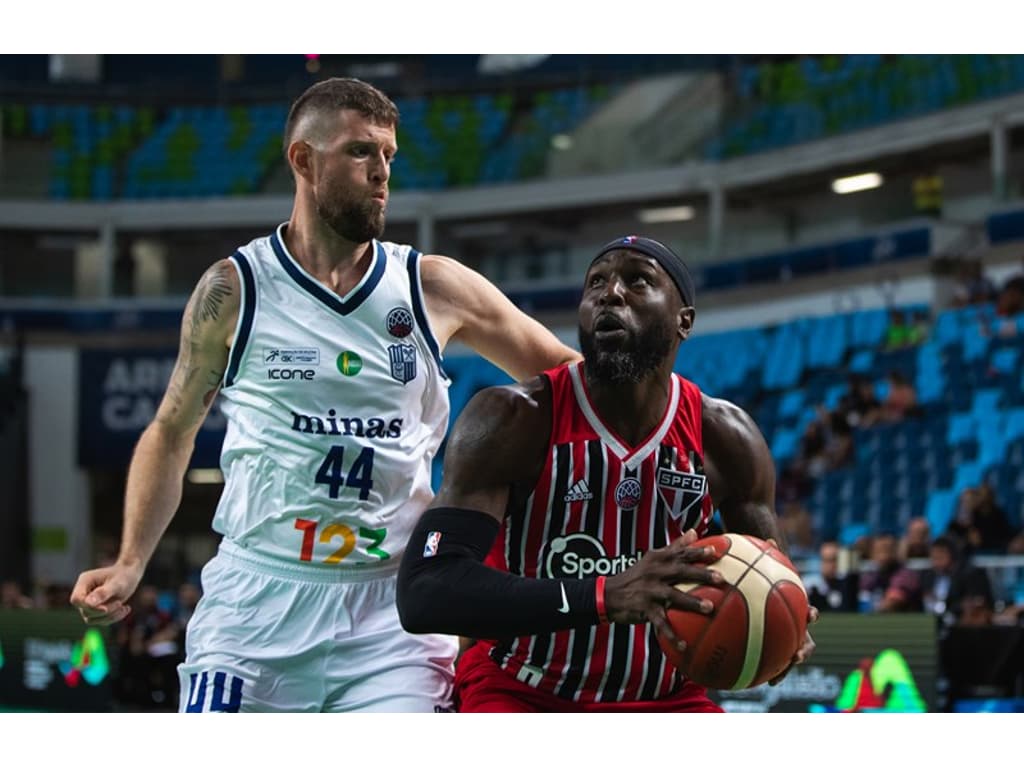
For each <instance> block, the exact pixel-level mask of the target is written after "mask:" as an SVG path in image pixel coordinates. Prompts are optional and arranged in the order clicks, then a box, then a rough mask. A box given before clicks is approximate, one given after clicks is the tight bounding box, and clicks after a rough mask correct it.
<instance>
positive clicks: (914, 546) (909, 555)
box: [899, 517, 932, 562]
mask: <svg viewBox="0 0 1024 768" xmlns="http://www.w3.org/2000/svg"><path fill="white" fill-rule="evenodd" d="M931 545H932V527H931V525H929V524H928V519H927V518H925V517H912V518H911V519H910V520H909V521H908V522H907V530H906V532H905V533H904V534H903V538H902V539H900V547H899V556H900V559H901V560H903V561H904V562H906V561H907V560H912V559H919V558H925V557H929V556H930V555H931V551H932V549H931Z"/></svg>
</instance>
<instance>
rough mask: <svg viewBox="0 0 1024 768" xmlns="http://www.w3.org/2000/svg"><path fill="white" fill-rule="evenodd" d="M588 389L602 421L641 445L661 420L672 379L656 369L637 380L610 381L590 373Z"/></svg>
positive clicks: (626, 438) (628, 441) (635, 443)
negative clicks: (597, 377)
mask: <svg viewBox="0 0 1024 768" xmlns="http://www.w3.org/2000/svg"><path fill="white" fill-rule="evenodd" d="M587 390H588V392H589V393H590V399H591V402H592V403H593V405H594V409H595V410H596V411H597V414H598V416H599V417H600V419H601V421H603V422H604V423H605V424H606V425H607V426H609V427H611V428H612V430H614V431H615V434H617V435H618V436H619V437H621V438H622V439H623V440H625V441H626V442H627V443H628V444H629V445H631V446H635V445H638V444H639V443H640V442H641V441H642V440H644V439H646V438H647V437H648V436H649V435H650V434H651V433H652V432H653V431H654V430H655V429H656V428H657V426H658V425H659V424H660V423H661V420H662V418H663V417H664V416H665V408H666V407H667V406H668V400H669V396H670V394H671V378H670V377H669V376H667V375H665V374H664V373H663V372H662V371H654V372H652V373H650V374H648V375H647V376H645V377H644V378H643V379H641V380H640V381H638V382H632V381H626V382H608V381H600V380H594V379H593V378H592V377H590V376H587Z"/></svg>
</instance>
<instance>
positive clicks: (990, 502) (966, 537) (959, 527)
mask: <svg viewBox="0 0 1024 768" xmlns="http://www.w3.org/2000/svg"><path fill="white" fill-rule="evenodd" d="M946 533H947V534H948V535H949V536H951V537H953V538H954V539H956V540H957V541H959V542H960V544H961V546H963V547H965V548H966V549H968V550H970V551H972V552H990V553H996V554H1002V553H1004V552H1006V550H1007V547H1008V545H1009V544H1010V542H1011V541H1012V540H1013V539H1014V536H1015V534H1016V532H1015V531H1014V529H1013V527H1012V526H1011V525H1010V522H1009V520H1007V519H1006V513H1005V512H1004V511H1003V508H1002V507H1001V506H999V502H998V501H997V500H996V496H995V492H994V491H993V490H992V486H990V485H989V484H988V483H982V484H981V485H978V486H975V487H973V488H965V489H964V490H963V492H962V493H961V494H960V501H959V504H958V506H957V512H956V517H954V518H953V520H952V521H951V522H950V524H949V527H948V528H947V529H946Z"/></svg>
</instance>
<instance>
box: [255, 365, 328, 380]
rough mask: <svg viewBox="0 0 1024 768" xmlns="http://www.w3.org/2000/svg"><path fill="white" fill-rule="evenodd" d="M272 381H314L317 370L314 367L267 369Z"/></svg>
mask: <svg viewBox="0 0 1024 768" xmlns="http://www.w3.org/2000/svg"><path fill="white" fill-rule="evenodd" d="M267 378H268V379H270V380H271V381H313V380H314V379H315V378H316V371H314V370H313V369H312V368H271V369H270V370H269V371H267Z"/></svg>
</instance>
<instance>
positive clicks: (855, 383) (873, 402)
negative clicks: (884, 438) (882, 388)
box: [836, 373, 881, 429]
mask: <svg viewBox="0 0 1024 768" xmlns="http://www.w3.org/2000/svg"><path fill="white" fill-rule="evenodd" d="M848 386H849V389H848V390H847V392H846V394H844V395H843V396H842V397H841V398H840V399H839V405H838V406H837V407H836V413H838V414H839V415H840V416H842V417H843V418H844V419H845V420H846V423H847V424H848V425H849V426H850V428H851V429H856V428H864V427H870V426H871V425H872V424H874V423H875V421H877V420H878V416H879V413H880V408H881V403H879V402H878V397H877V396H876V395H875V385H874V383H872V381H871V379H869V378H867V377H866V376H862V375H860V374H859V373H853V374H850V378H849V380H848Z"/></svg>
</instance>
